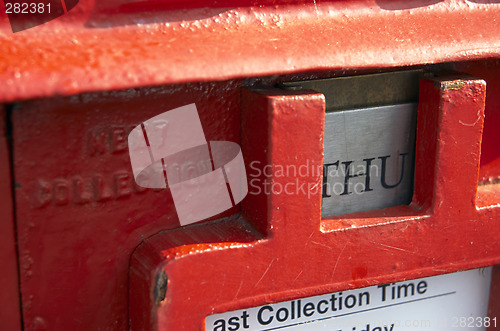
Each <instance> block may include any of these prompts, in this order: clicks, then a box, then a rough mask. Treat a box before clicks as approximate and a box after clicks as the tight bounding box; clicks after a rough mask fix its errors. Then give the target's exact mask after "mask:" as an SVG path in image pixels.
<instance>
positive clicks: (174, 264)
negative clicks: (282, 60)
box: [129, 77, 500, 330]
mask: <svg viewBox="0 0 500 331" xmlns="http://www.w3.org/2000/svg"><path fill="white" fill-rule="evenodd" d="M303 93H304V94H303ZM307 93H308V92H307V91H306V92H300V94H297V95H294V94H293V93H290V92H283V91H279V90H272V89H262V90H252V91H249V90H244V91H243V95H242V101H241V103H242V111H243V113H242V148H243V153H244V157H245V162H246V163H247V166H249V164H250V163H251V162H252V161H260V162H264V163H262V164H272V165H287V166H294V167H295V168H298V167H300V166H303V165H304V164H306V162H307V164H308V165H309V166H311V167H314V165H321V164H322V148H323V142H322V132H323V121H324V100H323V97H322V96H321V95H317V94H307ZM309 93H311V92H309ZM485 93H486V85H485V82H484V81H482V80H480V79H468V78H463V79H461V77H447V78H436V79H433V80H424V81H423V82H422V84H421V92H420V101H419V114H418V116H419V120H418V124H417V152H416V165H415V169H416V170H415V193H414V197H413V202H412V203H411V205H409V206H399V207H393V208H388V209H383V210H375V211H367V212H360V213H355V214H350V215H345V216H338V217H335V218H328V219H321V215H320V210H321V209H320V202H321V189H318V190H315V189H314V188H317V187H320V186H321V173H313V172H311V171H309V172H308V174H307V175H306V176H303V177H300V178H299V180H300V181H302V182H303V183H304V184H305V186H306V187H309V189H308V190H306V191H304V192H301V191H299V192H298V193H297V194H292V195H287V194H275V193H270V194H268V195H266V194H249V196H248V197H247V198H246V199H245V200H244V201H243V203H242V216H241V218H239V219H238V220H237V221H235V220H227V221H222V222H221V223H213V224H212V223H206V224H203V225H200V226H196V227H192V228H187V229H179V230H175V231H173V232H171V231H168V232H164V233H161V234H158V235H156V236H154V237H152V238H149V239H147V240H146V241H145V242H144V243H143V244H142V245H141V246H139V248H138V249H137V250H136V251H135V252H134V254H133V257H132V260H131V269H130V301H129V303H130V319H131V328H132V330H149V329H153V330H203V329H204V326H203V325H204V318H205V317H206V316H207V315H210V314H213V313H221V312H224V311H229V310H236V309H241V308H248V307H252V306H257V305H261V304H264V303H269V302H276V301H283V300H289V299H295V298H300V297H306V296H312V295H316V294H322V293H329V292H334V291H339V290H346V289H351V288H357V287H363V286H369V285H374V284H380V283H387V282H393V281H398V280H401V279H412V278H419V277H424V276H431V275H437V274H442V273H446V272H454V271H458V270H465V269H471V268H476V267H482V266H489V265H494V264H496V263H499V262H500V242H499V240H498V237H499V235H500V225H499V224H498V218H499V215H498V208H497V207H496V206H485V207H484V208H482V209H478V208H477V206H476V203H475V201H476V192H477V187H478V173H479V160H480V145H481V138H482V131H483V119H484V100H485ZM247 171H248V168H247ZM295 180H296V178H294V177H293V176H290V175H289V176H271V177H268V178H267V182H268V184H269V185H271V186H272V185H276V186H282V187H283V186H284V185H286V184H287V183H290V182H292V183H294V182H295ZM497 202H498V201H497ZM237 225H238V226H237ZM230 227H239V228H240V230H239V231H238V232H237V234H236V235H235V234H234V232H230V234H228V233H225V232H229V231H228V230H225V229H226V228H230ZM212 232H216V233H217V234H218V236H213V235H209V234H210V233H212ZM248 232H250V234H249V233H248ZM252 233H253V234H252ZM252 236H253V239H252ZM178 238H180V239H178ZM249 240H252V241H250V242H249ZM165 279H168V282H167V283H166V284H167V286H166V290H165V291H164V292H162V295H161V296H160V300H157V301H156V302H155V299H156V298H158V295H156V294H155V293H158V292H155V289H158V288H163V289H165V282H164V280H165ZM159 280H163V282H161V281H160V282H159ZM495 288H496V287H495ZM492 293H493V294H495V293H496V290H494V291H493V292H492ZM492 307H494V306H492ZM145 308H146V309H145ZM492 314H496V315H497V314H498V311H492Z"/></svg>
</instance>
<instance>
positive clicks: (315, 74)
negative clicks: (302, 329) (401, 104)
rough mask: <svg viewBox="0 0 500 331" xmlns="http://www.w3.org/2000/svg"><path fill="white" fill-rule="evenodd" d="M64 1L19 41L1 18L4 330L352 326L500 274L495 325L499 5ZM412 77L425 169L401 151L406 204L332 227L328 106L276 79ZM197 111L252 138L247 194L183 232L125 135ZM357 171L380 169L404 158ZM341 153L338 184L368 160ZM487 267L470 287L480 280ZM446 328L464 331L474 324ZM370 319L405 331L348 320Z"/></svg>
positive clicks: (221, 132)
mask: <svg viewBox="0 0 500 331" xmlns="http://www.w3.org/2000/svg"><path fill="white" fill-rule="evenodd" d="M11 2H12V1H11ZM71 7H74V8H72V9H71V11H68V12H67V13H66V14H64V15H62V16H61V17H59V18H57V19H54V20H52V21H50V22H47V23H45V24H43V25H39V26H37V27H33V28H31V29H27V30H24V31H20V32H16V33H13V32H12V29H11V26H10V24H9V20H8V16H7V14H6V13H5V10H3V9H5V8H4V7H2V6H0V8H3V9H2V12H3V13H5V14H2V15H0V17H1V18H0V35H1V37H0V39H1V40H2V47H1V50H0V54H1V55H2V56H1V57H0V78H1V79H0V81H1V82H2V88H1V89H0V103H1V104H2V106H1V109H0V110H1V112H2V114H3V115H2V116H1V117H0V122H1V123H0V155H1V156H2V158H1V162H0V177H1V178H2V179H3V180H2V182H1V184H0V190H1V197H2V202H1V203H0V204H1V206H2V208H1V214H2V217H1V220H0V229H2V230H1V231H0V236H1V237H2V240H1V241H0V242H1V245H2V249H1V252H2V253H1V254H2V262H3V265H4V268H3V271H2V276H1V277H2V280H3V281H2V295H0V302H1V303H2V307H3V308H2V311H1V313H0V329H7V330H20V329H25V330H66V329H70V330H88V329H109V330H127V329H132V330H136V329H145V330H204V329H205V330H213V329H215V330H233V329H234V330H236V329H240V330H243V329H250V328H252V327H254V328H255V327H256V325H257V328H259V327H262V329H265V328H269V329H270V328H274V327H275V326H274V325H275V324H276V325H281V326H283V325H288V324H286V323H288V322H290V321H292V320H293V321H295V322H297V321H298V322H300V323H302V322H304V321H306V318H309V317H311V318H313V317H316V316H320V315H321V316H323V314H330V313H332V314H333V313H335V314H336V313H337V312H338V310H339V309H341V308H340V306H339V302H342V304H343V306H342V307H343V308H342V309H343V310H344V313H348V311H347V310H349V309H353V310H351V312H352V314H351V315H349V316H351V317H349V318H354V317H356V316H359V315H356V314H357V313H359V311H358V310H355V309H358V308H359V309H361V308H370V309H371V308H377V307H378V308H377V309H382V308H380V307H382V306H374V305H375V304H376V301H375V300H376V299H377V300H382V301H384V302H385V301H386V300H389V299H390V298H391V299H390V300H392V298H394V300H402V299H403V296H404V297H405V298H408V299H409V296H410V295H416V296H418V295H428V296H429V297H430V296H438V295H440V298H441V297H442V299H443V300H447V298H454V297H453V295H452V294H450V293H452V292H453V291H455V289H454V288H452V287H450V288H449V289H448V290H446V291H445V292H432V291H434V290H436V288H443V291H444V288H445V287H438V286H437V285H436V286H435V287H433V286H432V285H433V284H434V279H438V280H439V282H441V283H439V284H445V285H446V284H454V283H453V282H452V281H449V278H446V277H448V276H449V275H453V274H454V273H455V272H458V271H466V272H470V270H473V269H477V268H489V267H493V268H492V276H491V286H490V287H489V300H490V301H489V305H488V309H489V312H488V315H487V316H475V317H480V318H481V319H480V322H481V323H482V324H481V327H487V325H486V324H485V321H486V317H489V318H490V320H491V321H492V320H493V318H495V317H497V315H498V311H499V309H500V303H499V300H498V297H500V295H499V286H500V285H499V279H498V267H496V265H498V264H499V262H500V247H499V240H498V238H499V236H500V228H499V226H498V218H499V216H498V208H499V204H500V190H499V187H498V185H499V184H498V183H499V178H500V166H499V159H500V153H499V152H498V148H497V141H498V138H499V134H498V125H499V123H500V122H499V121H500V115H499V114H500V112H499V111H498V106H499V102H498V100H499V98H498V95H499V94H498V92H499V90H500V81H499V80H498V73H499V72H500V66H499V64H498V58H499V56H500V52H499V49H498V47H497V46H496V45H498V42H499V40H500V35H499V33H498V31H500V30H499V29H498V24H499V21H498V19H497V17H498V15H499V14H500V7H499V6H498V5H497V4H495V3H494V2H487V1H466V2H464V1H459V0H450V1H432V2H429V1H424V0H416V1H412V2H409V3H405V4H403V3H401V2H394V1H389V0H377V1H361V2H353V1H342V2H338V1H337V2H336V1H319V0H318V1H313V2H305V1H300V0H297V1H293V2H288V1H274V0H273V1H267V0H266V1H238V2H234V1H227V2H226V1H224V2H218V3H217V4H213V3H209V2H204V1H198V2H196V3H195V4H179V3H175V2H172V1H165V2H158V1H149V0H146V1H136V2H134V1H118V0H113V1H107V2H105V3H104V2H102V3H97V2H95V1H90V0H89V1H84V0H81V1H79V2H78V4H76V5H75V2H72V5H71ZM406 70H422V71H424V72H430V73H433V74H435V75H429V76H428V77H427V76H426V77H424V78H422V79H421V81H420V83H419V88H420V92H419V94H418V100H416V101H418V109H417V110H416V120H415V125H416V126H415V128H416V134H415V137H416V142H415V151H414V154H413V156H412V157H413V159H412V160H411V162H410V154H408V156H400V157H399V158H398V159H399V160H400V161H401V162H403V161H402V160H405V161H404V162H407V163H406V165H408V164H411V165H412V169H411V170H412V175H413V179H412V180H409V182H408V183H409V185H408V186H406V187H410V186H411V185H413V187H411V189H409V195H410V196H409V198H408V199H406V198H405V199H402V200H397V199H396V200H394V201H397V202H396V203H397V205H392V204H391V205H390V206H388V207H387V208H384V209H382V207H381V208H369V209H368V210H366V209H363V210H361V209H359V210H357V211H356V212H348V213H340V214H330V215H327V216H322V200H323V199H322V196H323V191H322V187H323V183H324V174H323V168H324V161H323V156H324V149H325V148H324V145H325V143H324V137H325V130H326V129H325V116H326V115H325V112H327V111H329V110H328V109H327V108H328V100H327V99H325V95H324V94H323V93H320V91H318V90H314V89H312V90H311V89H295V90H294V89H287V90H286V89H283V88H282V87H283V86H284V85H286V84H285V83H290V82H292V84H295V83H297V82H303V81H310V80H321V79H328V78H339V77H352V76H360V75H364V74H376V73H384V72H395V71H397V72H399V71H406ZM450 72H454V74H451V73H450ZM469 75H472V76H469ZM192 103H195V104H196V106H197V109H198V114H199V116H200V123H201V125H202V127H203V130H204V134H205V137H206V140H207V141H230V142H234V143H237V144H239V145H241V147H242V154H243V158H244V160H245V162H246V170H247V174H248V176H249V182H248V184H249V194H248V195H247V197H246V198H245V199H244V200H243V201H242V203H241V204H238V205H237V206H234V207H232V208H230V209H229V210H227V211H225V212H223V213H221V214H218V215H215V216H213V217H212V218H209V219H207V220H205V221H203V222H201V223H196V224H192V225H189V226H186V227H182V226H181V225H180V223H179V217H178V216H177V213H176V210H175V206H174V202H173V198H172V195H171V192H170V191H169V189H147V188H143V187H141V186H139V185H137V183H136V182H135V180H134V174H133V171H132V167H131V164H130V158H129V154H128V151H129V148H128V141H127V137H128V134H129V132H130V131H131V130H132V129H133V128H134V127H137V126H138V125H140V124H141V123H143V122H144V121H146V120H147V119H149V118H151V117H154V116H156V115H158V114H161V113H164V112H166V111H168V110H170V109H174V108H178V107H181V106H183V105H187V104H192ZM363 105H364V104H361V106H363ZM2 128H3V129H2ZM372 140H374V141H376V138H373V139H372ZM353 144H355V142H353ZM358 145H362V144H360V143H358ZM409 145H411V144H409ZM405 153H406V151H402V152H401V153H400V154H399V155H404V154H405ZM364 159H365V160H364V161H363V162H364V164H365V165H366V164H368V163H369V167H371V166H379V167H383V166H384V165H385V167H386V168H389V167H391V164H392V163H390V162H391V161H392V160H395V159H396V158H394V157H393V156H389V155H388V154H377V155H375V154H374V155H372V156H367V157H366V158H364ZM367 160H368V161H367ZM335 161H339V165H340V167H339V166H337V168H340V169H344V171H347V169H351V168H350V167H351V166H354V165H355V163H349V162H351V161H352V162H356V160H354V159H345V160H340V159H333V160H332V161H331V162H330V161H329V162H330V163H335ZM252 162H254V163H252ZM255 162H257V163H255ZM304 162H306V163H304ZM342 162H344V164H342ZM346 162H347V163H346ZM370 162H371V163H370ZM384 162H385V163H384ZM408 162H410V163H408ZM252 164H253V165H254V167H253V166H252ZM257 165H258V167H257ZM304 165H305V167H303V166H304ZM399 166H400V167H399V168H401V169H404V168H405V167H404V166H402V165H401V164H399ZM262 167H267V168H265V170H264V169H263V168H262ZM279 167H282V168H281V170H282V171H284V172H282V173H279V170H280V169H279ZM287 167H289V168H288V169H287ZM342 167H343V168H342ZM292 168H295V169H296V174H293V173H292V174H290V172H288V173H287V171H292ZM394 168H396V167H394ZM255 169H259V170H262V171H261V172H259V173H258V174H256V171H257V170H255ZM301 169H302V171H303V172H302V173H300V172H299V171H300V170H301ZM330 169H336V168H335V166H331V167H330ZM386 170H387V169H386ZM264 171H266V172H264ZM277 171H278V173H277ZM254 174H256V175H255V176H250V175H254ZM344 175H345V178H347V180H346V181H344V182H342V183H344V184H348V183H357V182H361V183H364V185H365V186H364V190H365V191H366V190H367V189H368V186H366V183H367V182H366V181H367V173H366V172H364V175H362V174H354V173H349V174H346V173H345V172H344ZM360 175H362V176H360ZM355 176H359V177H358V178H355ZM363 176H364V177H363ZM373 178H375V177H372V178H371V179H373ZM253 179H255V181H254V182H253V184H255V185H254V186H252V182H251V180H253ZM377 180H378V182H377V183H378V184H377V185H379V186H380V185H382V186H384V185H383V184H382V183H384V184H385V186H387V187H390V186H394V185H396V183H397V182H398V178H396V177H394V178H392V177H391V178H389V177H387V178H384V180H382V179H381V178H378V179H377ZM403 180H404V179H403ZM370 183H375V182H374V181H372V182H370ZM412 183H413V184H412ZM373 187H374V186H373V185H372V186H370V189H371V188H373ZM395 187H396V186H395ZM257 188H260V191H259V192H256V190H257ZM266 189H267V191H265V190H266ZM288 192H291V193H293V194H288ZM350 192H351V191H349V190H347V191H346V195H348V194H349V193H350ZM342 193H343V192H340V194H342ZM340 194H339V195H340ZM401 201H402V202H401ZM488 270H489V269H488ZM488 272H489V271H486V272H485V273H484V274H483V276H481V277H483V278H481V279H486V278H485V277H489V276H484V275H486V274H487V273H488ZM447 275H448V276H447ZM461 275H472V274H471V273H466V274H461ZM475 275H476V276H477V275H479V273H478V274H475ZM435 276H436V277H442V278H429V277H435ZM476 276H470V277H472V278H467V277H469V276H467V277H465V276H464V277H465V278H463V279H465V280H464V281H467V282H469V283H470V284H473V283H474V284H476V283H475V281H476V280H477V279H480V278H477V277H480V276H477V277H476ZM449 277H455V276H449ZM429 279H433V280H432V282H431V281H429ZM450 279H452V280H453V279H454V278H450ZM461 279H462V278H461ZM393 283H394V284H393ZM436 284H437V283H436ZM478 284H479V285H478V287H477V288H478V289H479V288H482V287H480V285H481V284H482V285H481V286H483V285H484V284H483V283H481V282H479V281H478ZM445 285H443V286H445ZM450 286H451V285H450ZM471 288H476V287H473V286H472V285H471ZM478 291H479V290H478ZM478 291H476V292H478ZM340 292H342V294H340ZM366 293H368V294H366ZM376 293H378V294H380V295H381V296H376V295H375V294H376ZM447 293H448V294H447ZM481 293H482V292H481ZM483 294H484V293H483ZM457 295H462V294H461V292H460V293H458V294H457ZM436 298H437V297H436ZM460 298H462V297H460ZM482 298H483V299H484V296H483V297H482ZM417 299H418V297H413V299H412V300H417ZM325 300H326V301H325ZM330 300H331V301H330ZM478 300H479V299H478ZM368 301H369V302H370V303H368ZM325 302H326V303H325ZM334 302H335V305H334ZM398 302H399V301H398ZM433 302H434V301H433ZM471 302H475V301H472V298H471ZM482 303H483V304H484V300H483V301H482ZM299 305H300V307H299ZM368 305H370V307H368ZM311 307H312V308H311ZM334 308H335V309H337V310H335V311H334V310H333V309H334ZM325 309H327V310H326V311H325ZM377 311H379V310H377ZM323 312H324V313H323ZM338 313H340V312H338ZM292 314H293V317H292ZM299 314H300V317H299ZM309 315H310V316H309ZM324 316H325V317H326V315H324ZM328 316H330V315H328ZM455 317H457V320H456V323H457V325H458V327H460V323H461V322H462V320H460V318H461V317H465V316H455ZM252 318H254V319H253V320H252ZM255 321H256V322H255ZM307 321H309V320H307ZM285 322H286V323H285ZM448 322H450V323H451V322H452V321H451V320H450V321H448ZM465 322H469V321H465ZM252 323H260V326H259V325H258V324H252ZM280 323H281V324H280ZM325 323H330V322H325ZM368 324H370V327H369V329H370V331H374V330H375V328H378V327H380V328H381V329H383V327H384V326H385V327H387V328H388V329H390V328H391V325H392V324H391V323H385V324H383V323H382V324H380V325H378V324H377V325H376V324H373V323H372V322H370V323H368V322H367V323H364V325H354V324H346V325H344V326H339V327H338V329H339V330H343V331H345V330H347V329H349V330H352V328H353V327H356V328H357V330H358V331H359V330H362V329H365V330H366V329H368ZM247 325H248V327H246V326H247ZM297 325H299V324H297ZM300 325H302V324H300ZM304 325H305V324H304ZM311 325H312V324H311ZM489 325H490V326H489V327H490V328H492V329H493V328H494V325H493V324H492V322H491V323H490V324H489ZM294 327H299V326H294ZM395 328H396V325H394V326H393V330H395ZM375 331H376V330H375Z"/></svg>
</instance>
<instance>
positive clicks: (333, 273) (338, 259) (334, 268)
mask: <svg viewBox="0 0 500 331" xmlns="http://www.w3.org/2000/svg"><path fill="white" fill-rule="evenodd" d="M348 243H349V242H346V243H345V245H344V247H343V248H342V250H341V251H340V254H339V257H337V262H335V266H334V267H333V272H332V279H333V275H335V270H337V265H338V264H339V261H340V257H341V256H342V253H344V249H345V248H346V247H347V244H348Z"/></svg>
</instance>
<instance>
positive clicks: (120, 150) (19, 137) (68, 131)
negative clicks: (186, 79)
mask: <svg viewBox="0 0 500 331" xmlns="http://www.w3.org/2000/svg"><path fill="white" fill-rule="evenodd" d="M237 86H238V83H235V82H222V83H206V84H185V85H180V86H176V87H170V88H150V89H143V90H127V91H122V92H109V93H106V92H103V93H100V94H88V95H79V96H74V97H69V98H52V99H41V100H35V101H29V102H24V103H22V104H19V105H18V106H17V108H16V109H15V110H14V111H13V113H12V125H13V141H14V144H13V149H14V167H15V169H16V170H15V182H16V207H17V227H18V242H19V255H20V265H21V267H20V272H21V289H22V300H23V317H24V325H25V328H26V330H36V329H37V328H41V329H43V328H45V329H47V330H89V329H91V330H97V329H108V330H110V329H112V330H126V329H127V328H128V318H127V311H128V298H127V277H128V265H129V258H130V255H131V253H132V252H133V250H134V249H135V248H136V247H137V246H138V245H139V244H140V243H141V242H142V241H143V240H144V239H146V238H147V237H149V236H152V235H153V234H155V233H157V232H159V231H160V230H166V229H172V228H176V227H179V222H178V219H177V215H176V212H175V208H174V206H173V204H172V198H171V195H170V193H169V192H168V191H167V190H158V191H153V190H144V189H141V188H140V187H137V186H136V185H134V183H133V176H132V169H131V166H130V161H129V155H128V146H127V134H128V130H130V129H132V128H133V127H134V126H136V125H137V124H139V123H141V122H142V121H144V120H146V119H148V118H150V117H152V116H154V115H157V114H160V113H162V112H164V111H166V110H168V109H172V108H175V107H178V106H181V105H183V104H189V103H193V102H195V103H196V104H197V106H198V111H199V115H200V119H201V122H202V124H203V127H204V132H205V135H206V138H207V139H209V140H227V141H238V140H239V131H238V128H239V122H240V117H239V105H238V93H239V92H238V91H239V89H238V88H237ZM237 211H238V209H237V208H234V209H231V210H228V211H227V213H226V214H223V215H217V216H216V217H223V216H225V215H226V216H227V215H231V214H234V213H236V212H237Z"/></svg>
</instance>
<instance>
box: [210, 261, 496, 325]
mask: <svg viewBox="0 0 500 331" xmlns="http://www.w3.org/2000/svg"><path fill="white" fill-rule="evenodd" d="M490 281H491V267H490V268H484V269H475V270H469V271H464V272H458V273H453V274H446V275H440V276H435V277H428V278H421V279H416V280H408V281H403V282H398V283H390V284H383V285H378V286H371V287H366V288H361V289H355V290H349V291H342V292H336V293H329V294H323V295H318V296H314V297H309V298H301V299H296V300H291V301H285V302H280V303H274V304H268V305H263V306H260V307H253V308H249V309H241V310H236V311H231V312H226V313H222V314H216V315H210V316H208V317H207V318H206V321H205V326H206V330H207V331H237V330H301V331H302V330H329V331H400V330H429V331H430V330H433V331H443V330H457V329H465V328H471V327H473V328H474V329H475V330H486V327H488V326H489V325H491V326H495V325H496V322H497V321H496V318H494V316H491V318H489V317H487V315H486V314H487V309H488V299H489V289H490Z"/></svg>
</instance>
